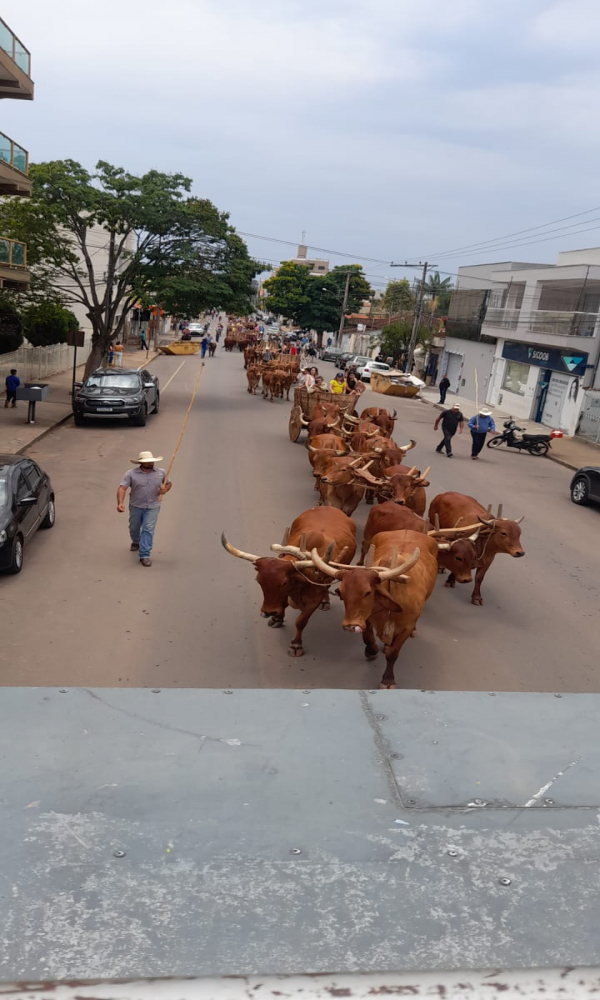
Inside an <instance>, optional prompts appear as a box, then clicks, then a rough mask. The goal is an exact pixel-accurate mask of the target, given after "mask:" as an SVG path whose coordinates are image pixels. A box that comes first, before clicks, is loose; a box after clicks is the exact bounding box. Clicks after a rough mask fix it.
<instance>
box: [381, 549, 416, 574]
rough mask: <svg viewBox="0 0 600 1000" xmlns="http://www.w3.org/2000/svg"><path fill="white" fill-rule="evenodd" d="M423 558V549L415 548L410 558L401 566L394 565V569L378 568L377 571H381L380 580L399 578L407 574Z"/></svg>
mask: <svg viewBox="0 0 600 1000" xmlns="http://www.w3.org/2000/svg"><path fill="white" fill-rule="evenodd" d="M420 558H421V550H420V549H415V551H414V552H413V554H412V556H411V557H410V559H407V560H406V562H403V563H402V564H401V565H400V566H394V567H393V569H381V568H377V573H379V579H380V580H398V579H399V577H402V576H405V575H406V573H408V571H409V569H412V568H413V566H416V564H417V563H418V561H419V559H420Z"/></svg>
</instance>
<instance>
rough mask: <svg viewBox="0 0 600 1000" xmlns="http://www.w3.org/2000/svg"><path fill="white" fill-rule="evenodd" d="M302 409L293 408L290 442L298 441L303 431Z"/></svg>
mask: <svg viewBox="0 0 600 1000" xmlns="http://www.w3.org/2000/svg"><path fill="white" fill-rule="evenodd" d="M301 418H302V409H301V408H300V407H299V406H292V412H291V413H290V424H289V434H290V441H297V440H298V438H299V437H300V431H301V430H302V419H301Z"/></svg>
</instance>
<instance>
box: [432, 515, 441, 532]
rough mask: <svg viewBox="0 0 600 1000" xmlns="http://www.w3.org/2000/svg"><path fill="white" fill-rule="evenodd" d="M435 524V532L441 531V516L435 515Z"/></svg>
mask: <svg viewBox="0 0 600 1000" xmlns="http://www.w3.org/2000/svg"><path fill="white" fill-rule="evenodd" d="M433 523H434V526H435V530H436V531H439V530H440V515H439V514H434V515H433Z"/></svg>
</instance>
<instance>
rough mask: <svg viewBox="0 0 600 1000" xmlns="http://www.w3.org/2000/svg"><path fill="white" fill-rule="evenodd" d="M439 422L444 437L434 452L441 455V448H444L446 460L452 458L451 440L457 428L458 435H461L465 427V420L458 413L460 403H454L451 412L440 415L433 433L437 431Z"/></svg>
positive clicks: (447, 411)
mask: <svg viewBox="0 0 600 1000" xmlns="http://www.w3.org/2000/svg"><path fill="white" fill-rule="evenodd" d="M440 420H441V422H442V433H443V435H444V436H443V438H442V440H441V441H440V443H439V444H438V446H437V448H436V449H435V450H436V451H437V452H438V453H439V454H441V452H442V448H445V449H446V455H447V456H448V458H452V438H453V437H454V435H455V434H456V429H457V428H459V431H458V433H459V434H462V432H463V427H464V425H465V418H464V417H463V415H462V413H461V412H460V403H455V404H454V406H453V407H452V409H451V410H444V412H443V413H440V415H439V417H438V418H437V420H436V422H435V424H434V425H433V429H434V431H437V429H438V427H439V424H440Z"/></svg>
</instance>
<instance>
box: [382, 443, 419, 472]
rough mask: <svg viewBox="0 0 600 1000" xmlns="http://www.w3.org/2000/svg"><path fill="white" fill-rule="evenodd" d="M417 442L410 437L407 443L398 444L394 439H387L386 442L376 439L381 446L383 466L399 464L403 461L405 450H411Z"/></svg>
mask: <svg viewBox="0 0 600 1000" xmlns="http://www.w3.org/2000/svg"><path fill="white" fill-rule="evenodd" d="M416 444H417V442H416V441H413V440H412V438H411V440H410V441H409V442H408V444H403V445H399V444H396V442H395V441H392V440H389V439H388V440H387V441H386V442H383V441H380V440H378V441H377V445H378V446H380V447H381V449H382V450H381V460H382V463H383V466H384V468H385V467H387V466H390V465H401V464H402V462H403V461H404V457H405V455H406V452H407V451H411V450H412V449H413V448H415V447H416Z"/></svg>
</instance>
